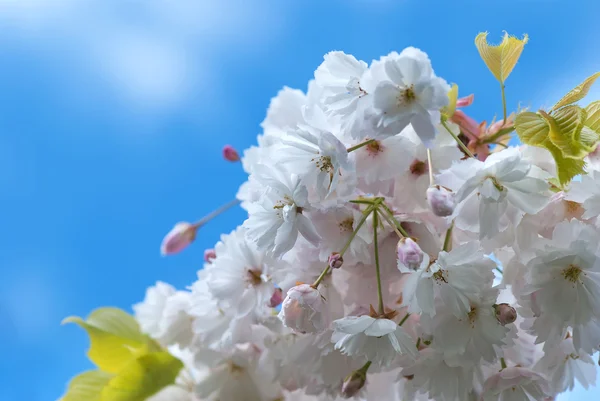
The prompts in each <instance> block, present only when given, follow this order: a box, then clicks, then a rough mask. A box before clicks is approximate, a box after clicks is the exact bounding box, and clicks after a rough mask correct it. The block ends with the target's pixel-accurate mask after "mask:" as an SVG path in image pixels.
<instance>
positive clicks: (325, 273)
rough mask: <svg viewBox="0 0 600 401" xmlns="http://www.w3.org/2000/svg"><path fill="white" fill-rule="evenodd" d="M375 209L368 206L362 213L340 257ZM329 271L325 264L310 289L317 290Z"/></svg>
mask: <svg viewBox="0 0 600 401" xmlns="http://www.w3.org/2000/svg"><path fill="white" fill-rule="evenodd" d="M374 209H375V207H374V206H369V207H368V208H367V209H366V210H365V211H364V212H363V215H362V217H361V219H360V221H359V222H358V224H357V225H356V229H355V230H354V231H353V232H352V234H350V238H348V241H346V244H345V245H344V247H343V248H342V250H341V251H340V256H344V253H346V251H347V250H348V248H349V247H350V244H351V243H352V240H353V239H354V237H356V234H358V231H359V230H360V228H361V227H362V226H363V224H365V221H367V218H368V217H369V215H370V214H371V212H372V211H373V210H374ZM328 271H329V263H328V264H327V266H325V269H323V272H321V275H320V276H319V277H318V278H317V279H316V280H315V282H314V283H312V285H311V287H313V288H317V287H318V286H319V284H321V281H323V279H324V278H325V276H326V275H327V272H328Z"/></svg>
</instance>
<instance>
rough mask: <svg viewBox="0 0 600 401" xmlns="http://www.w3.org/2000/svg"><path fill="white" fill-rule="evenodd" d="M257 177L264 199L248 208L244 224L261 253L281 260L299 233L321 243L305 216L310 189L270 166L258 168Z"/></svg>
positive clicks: (297, 179) (316, 242)
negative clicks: (262, 187)
mask: <svg viewBox="0 0 600 401" xmlns="http://www.w3.org/2000/svg"><path fill="white" fill-rule="evenodd" d="M255 177H256V180H257V181H258V182H260V183H261V184H262V185H263V186H264V188H265V189H266V190H265V192H264V194H263V195H262V197H261V199H260V200H259V201H258V202H256V203H252V204H249V205H248V214H249V217H248V219H247V220H246V221H245V222H244V227H245V228H246V229H247V231H246V235H247V237H248V238H249V239H250V240H252V241H254V242H255V243H256V246H257V247H258V249H259V250H260V251H266V252H268V253H270V254H272V255H273V256H274V257H280V256H282V255H283V254H284V253H286V252H287V251H289V250H290V249H292V247H293V246H294V244H295V243H296V239H297V238H298V233H300V234H302V236H303V237H304V238H305V239H307V240H308V241H309V242H311V243H312V244H314V245H317V244H318V243H319V241H320V238H319V235H318V234H317V233H316V232H315V229H314V226H313V224H312V222H311V221H310V220H309V219H308V218H307V217H306V216H305V215H303V211H304V210H305V209H308V208H309V207H310V205H309V204H308V190H307V189H306V187H305V186H304V185H303V184H302V183H301V181H300V179H299V178H298V177H297V176H294V175H291V174H288V173H287V172H286V171H279V170H278V169H275V168H269V167H267V166H260V168H259V167H258V166H257V167H256V172H255Z"/></svg>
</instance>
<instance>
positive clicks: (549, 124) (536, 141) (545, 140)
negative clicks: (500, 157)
mask: <svg viewBox="0 0 600 401" xmlns="http://www.w3.org/2000/svg"><path fill="white" fill-rule="evenodd" d="M557 115H558V119H559V121H556V120H555V119H554V118H553V117H551V116H549V115H548V114H547V113H545V112H544V111H541V110H540V112H539V113H532V112H522V113H519V114H518V115H517V117H516V118H515V129H516V131H517V134H519V138H520V139H521V141H522V142H523V143H525V144H528V145H532V146H537V147H540V148H545V149H548V150H549V151H550V153H551V154H552V157H553V158H554V161H555V162H556V169H557V173H558V183H557V182H556V181H551V182H550V184H551V185H553V186H554V188H563V187H564V185H566V184H568V183H569V182H570V181H571V179H572V178H573V177H575V176H577V175H579V174H582V173H583V168H584V166H585V162H584V161H583V160H582V159H577V158H572V157H566V155H565V150H566V153H568V154H569V152H571V153H573V152H572V149H573V148H577V147H580V148H581V149H582V150H581V154H583V155H584V156H585V155H587V153H588V152H587V151H586V150H585V149H586V148H588V149H589V143H588V142H586V141H587V140H588V139H587V135H588V133H587V131H586V130H585V129H583V128H581V129H579V128H578V127H579V125H580V122H581V121H582V120H585V113H581V112H579V111H578V110H576V109H574V110H573V111H569V110H565V111H564V112H561V113H557ZM562 130H564V132H563V131H562ZM577 130H579V133H578V134H577V136H578V140H579V142H578V143H576V144H575V145H573V140H574V138H571V137H569V135H573V136H575V135H574V134H575V132H577ZM551 137H554V139H555V140H556V141H557V142H558V143H559V145H560V146H561V147H560V148H559V147H558V146H557V145H555V144H554V143H553V141H552V140H551ZM584 145H585V146H584ZM563 148H564V149H563Z"/></svg>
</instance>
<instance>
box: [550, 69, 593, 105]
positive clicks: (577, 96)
mask: <svg viewBox="0 0 600 401" xmlns="http://www.w3.org/2000/svg"><path fill="white" fill-rule="evenodd" d="M598 78H600V71H599V72H597V73H595V74H594V75H592V76H590V77H588V78H587V79H586V80H585V81H583V82H582V83H581V84H579V85H577V86H576V87H575V88H573V89H572V90H571V91H570V92H569V93H567V94H566V95H565V96H563V98H562V99H560V100H559V101H558V103H556V104H555V105H554V107H552V109H551V111H552V110H558V109H560V108H561V107H564V106H568V105H570V104H573V103H575V102H578V101H580V100H581V99H583V98H584V97H585V96H586V95H587V94H588V92H589V91H590V88H591V87H592V85H593V84H594V82H595V81H596V79H598Z"/></svg>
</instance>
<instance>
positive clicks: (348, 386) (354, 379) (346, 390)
mask: <svg viewBox="0 0 600 401" xmlns="http://www.w3.org/2000/svg"><path fill="white" fill-rule="evenodd" d="M366 381H367V378H366V375H365V374H364V373H363V372H361V371H359V370H356V371H354V372H352V373H351V374H350V375H348V377H346V378H345V379H344V381H343V383H342V397H344V398H352V397H354V396H355V395H357V394H358V392H359V391H360V390H361V389H362V388H363V387H364V386H365V383H366Z"/></svg>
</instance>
